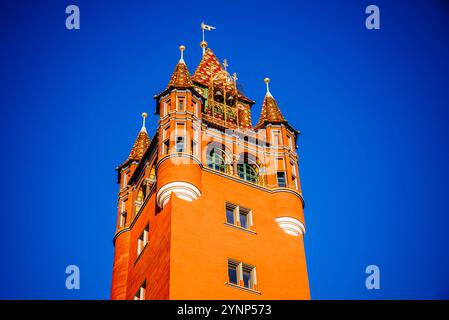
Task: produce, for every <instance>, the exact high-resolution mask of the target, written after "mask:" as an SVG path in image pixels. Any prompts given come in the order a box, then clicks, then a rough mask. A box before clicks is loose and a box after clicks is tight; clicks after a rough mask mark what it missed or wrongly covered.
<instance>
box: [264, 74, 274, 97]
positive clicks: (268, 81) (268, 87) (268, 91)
mask: <svg viewBox="0 0 449 320" xmlns="http://www.w3.org/2000/svg"><path fill="white" fill-rule="evenodd" d="M263 81H264V82H265V84H266V85H267V93H266V94H267V95H270V96H272V95H271V92H270V85H269V83H270V78H265V79H263Z"/></svg>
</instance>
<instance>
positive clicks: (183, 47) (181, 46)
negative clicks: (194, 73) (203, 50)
mask: <svg viewBox="0 0 449 320" xmlns="http://www.w3.org/2000/svg"><path fill="white" fill-rule="evenodd" d="M185 49H186V47H185V46H184V45H180V46H179V51H181V59H179V62H184V50H185Z"/></svg>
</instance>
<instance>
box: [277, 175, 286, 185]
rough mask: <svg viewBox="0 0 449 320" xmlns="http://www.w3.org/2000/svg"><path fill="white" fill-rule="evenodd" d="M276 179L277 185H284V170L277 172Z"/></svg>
mask: <svg viewBox="0 0 449 320" xmlns="http://www.w3.org/2000/svg"><path fill="white" fill-rule="evenodd" d="M277 180H278V186H279V187H281V188H284V187H286V185H287V184H286V182H285V173H284V172H278V173H277Z"/></svg>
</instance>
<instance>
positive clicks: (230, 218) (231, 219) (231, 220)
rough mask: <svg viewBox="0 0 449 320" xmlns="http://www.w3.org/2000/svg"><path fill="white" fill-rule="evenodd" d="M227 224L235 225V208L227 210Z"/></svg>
mask: <svg viewBox="0 0 449 320" xmlns="http://www.w3.org/2000/svg"><path fill="white" fill-rule="evenodd" d="M226 222H227V223H231V224H234V223H235V222H234V210H233V208H230V207H227V208H226Z"/></svg>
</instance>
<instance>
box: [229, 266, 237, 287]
mask: <svg viewBox="0 0 449 320" xmlns="http://www.w3.org/2000/svg"><path fill="white" fill-rule="evenodd" d="M237 268H238V263H237V262H235V261H232V260H229V261H228V278H229V280H228V281H229V283H232V284H235V285H238V281H237Z"/></svg>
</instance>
